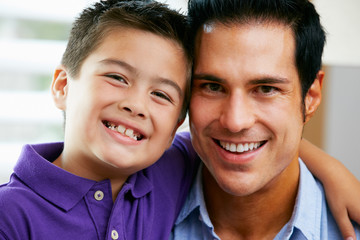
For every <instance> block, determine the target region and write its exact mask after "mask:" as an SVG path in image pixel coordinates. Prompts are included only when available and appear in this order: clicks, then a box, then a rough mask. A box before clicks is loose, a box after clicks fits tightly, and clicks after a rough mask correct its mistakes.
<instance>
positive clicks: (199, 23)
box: [188, 0, 326, 101]
mask: <svg viewBox="0 0 360 240" xmlns="http://www.w3.org/2000/svg"><path fill="white" fill-rule="evenodd" d="M188 17H189V23H190V35H191V39H192V41H193V42H195V38H196V34H197V33H198V31H199V29H201V27H203V25H204V24H207V23H221V24H225V25H226V24H247V23H254V22H257V23H264V22H265V23H271V22H275V23H281V24H284V25H285V26H289V27H290V28H291V29H292V31H293V33H294V36H295V41H296V53H295V58H296V59H295V62H296V68H297V71H298V74H299V78H300V82H301V89H302V99H303V101H304V99H305V96H306V94H307V92H308V90H309V88H310V86H311V85H312V83H313V82H314V80H315V78H316V75H317V73H318V71H319V70H320V68H321V57H322V52H323V48H324V44H325V39H326V37H325V32H324V30H323V27H322V26H321V24H320V19H319V15H318V13H317V12H316V10H315V8H314V5H313V4H312V3H311V2H309V1H308V0H189V3H188ZM192 45H193V46H194V44H192Z"/></svg>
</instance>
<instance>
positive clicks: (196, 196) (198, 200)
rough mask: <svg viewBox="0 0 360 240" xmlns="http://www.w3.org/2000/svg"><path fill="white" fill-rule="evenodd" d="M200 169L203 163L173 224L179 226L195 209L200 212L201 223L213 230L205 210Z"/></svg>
mask: <svg viewBox="0 0 360 240" xmlns="http://www.w3.org/2000/svg"><path fill="white" fill-rule="evenodd" d="M202 169H203V163H201V164H200V166H199V169H198V172H197V174H196V178H195V182H194V184H193V186H192V188H191V190H190V193H189V195H188V197H187V199H186V202H185V204H184V206H183V208H182V210H181V211H180V213H179V216H178V218H177V220H176V222H175V224H179V223H181V222H182V221H184V220H185V218H187V217H188V216H189V215H190V214H191V213H192V212H193V211H195V210H196V209H197V211H199V212H200V216H199V217H200V218H201V219H202V221H203V222H204V223H205V224H206V225H207V226H208V227H209V228H211V229H214V227H213V225H212V223H211V221H210V217H209V214H208V212H207V210H206V204H205V199H204V193H203V184H202Z"/></svg>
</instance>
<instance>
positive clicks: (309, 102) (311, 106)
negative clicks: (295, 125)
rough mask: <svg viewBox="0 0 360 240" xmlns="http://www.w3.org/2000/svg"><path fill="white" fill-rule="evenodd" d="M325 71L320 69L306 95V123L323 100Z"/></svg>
mask: <svg viewBox="0 0 360 240" xmlns="http://www.w3.org/2000/svg"><path fill="white" fill-rule="evenodd" d="M324 75H325V74H324V72H323V71H319V72H318V73H317V75H316V79H315V81H314V82H313V84H312V85H311V87H310V88H309V91H308V92H307V94H306V97H305V123H307V122H308V121H309V120H310V119H311V117H312V116H313V115H314V114H315V112H316V110H317V108H318V106H319V105H320V102H321V88H322V84H323V80H324Z"/></svg>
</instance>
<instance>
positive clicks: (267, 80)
mask: <svg viewBox="0 0 360 240" xmlns="http://www.w3.org/2000/svg"><path fill="white" fill-rule="evenodd" d="M289 82H290V81H289V79H287V78H283V77H261V78H258V79H253V80H251V81H250V82H249V84H250V85H261V84H286V83H289Z"/></svg>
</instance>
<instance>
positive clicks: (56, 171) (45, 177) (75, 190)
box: [14, 143, 152, 211]
mask: <svg viewBox="0 0 360 240" xmlns="http://www.w3.org/2000/svg"><path fill="white" fill-rule="evenodd" d="M63 147H64V144H63V143H46V144H35V145H25V146H24V147H23V149H22V152H21V154H20V157H19V160H18V162H17V163H16V165H15V168H14V172H15V174H16V175H17V176H18V177H19V178H20V179H21V180H22V181H23V182H24V183H25V184H26V185H27V186H29V187H30V188H31V189H32V190H33V191H34V192H36V193H37V194H39V195H40V196H42V197H43V198H45V199H47V200H48V201H50V202H52V203H54V204H55V205H57V206H59V207H60V208H62V209H64V210H65V211H69V210H70V209H71V208H73V207H74V206H75V205H76V204H77V203H78V202H79V201H81V199H82V198H83V197H84V196H85V195H86V194H87V192H89V190H90V189H91V188H93V187H94V186H95V185H97V184H99V183H98V182H96V181H93V180H89V179H86V178H82V177H79V176H76V175H74V174H72V173H69V172H67V171H65V170H63V169H61V168H59V167H57V166H55V165H54V164H52V161H54V160H55V159H56V158H57V157H58V156H59V155H60V154H61V152H62V150H63ZM104 182H107V184H108V186H110V181H109V180H104V181H101V183H102V184H103V183H104ZM126 184H127V185H128V187H127V188H128V189H130V192H131V193H132V195H133V197H134V198H140V197H142V196H144V195H145V194H147V193H148V192H150V191H151V190H152V184H151V183H150V181H149V180H148V179H147V177H146V176H144V174H143V173H142V171H140V172H139V173H135V174H133V175H132V176H130V177H129V179H128V181H127V183H126Z"/></svg>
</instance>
